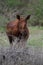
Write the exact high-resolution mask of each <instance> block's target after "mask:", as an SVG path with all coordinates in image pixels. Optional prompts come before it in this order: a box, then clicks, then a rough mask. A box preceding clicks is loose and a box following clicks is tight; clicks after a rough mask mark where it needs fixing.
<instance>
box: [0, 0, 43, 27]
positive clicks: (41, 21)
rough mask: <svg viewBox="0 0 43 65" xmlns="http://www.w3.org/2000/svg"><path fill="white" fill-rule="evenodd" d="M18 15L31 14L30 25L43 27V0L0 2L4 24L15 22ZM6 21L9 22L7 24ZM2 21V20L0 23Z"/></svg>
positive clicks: (9, 0) (0, 11) (7, 0)
mask: <svg viewBox="0 0 43 65" xmlns="http://www.w3.org/2000/svg"><path fill="white" fill-rule="evenodd" d="M16 14H20V15H24V16H26V15H28V14H30V15H31V18H30V20H29V22H28V24H29V25H32V26H36V25H39V26H43V0H0V17H2V21H3V22H4V23H6V22H8V20H13V18H15V15H16ZM3 16H5V18H4V20H3ZM5 19H8V20H7V21H6V22H5ZM2 21H1V18H0V22H2ZM2 24H3V23H2Z"/></svg>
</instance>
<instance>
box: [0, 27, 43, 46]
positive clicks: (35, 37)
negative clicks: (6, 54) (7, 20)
mask: <svg viewBox="0 0 43 65" xmlns="http://www.w3.org/2000/svg"><path fill="white" fill-rule="evenodd" d="M3 31H4V28H0V33H1V32H3ZM29 31H30V37H29V39H28V41H27V43H28V46H29V45H30V46H38V47H42V46H43V27H38V26H36V27H34V26H32V27H29ZM0 45H4V46H6V45H9V42H8V39H7V37H6V35H5V34H3V33H1V35H0Z"/></svg>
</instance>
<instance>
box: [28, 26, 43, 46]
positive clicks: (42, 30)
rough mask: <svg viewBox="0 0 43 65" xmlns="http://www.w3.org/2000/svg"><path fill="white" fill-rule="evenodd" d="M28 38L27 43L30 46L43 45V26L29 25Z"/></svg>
mask: <svg viewBox="0 0 43 65" xmlns="http://www.w3.org/2000/svg"><path fill="white" fill-rule="evenodd" d="M29 30H30V38H29V40H28V45H31V46H38V47H42V46H43V27H38V26H36V27H29Z"/></svg>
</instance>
